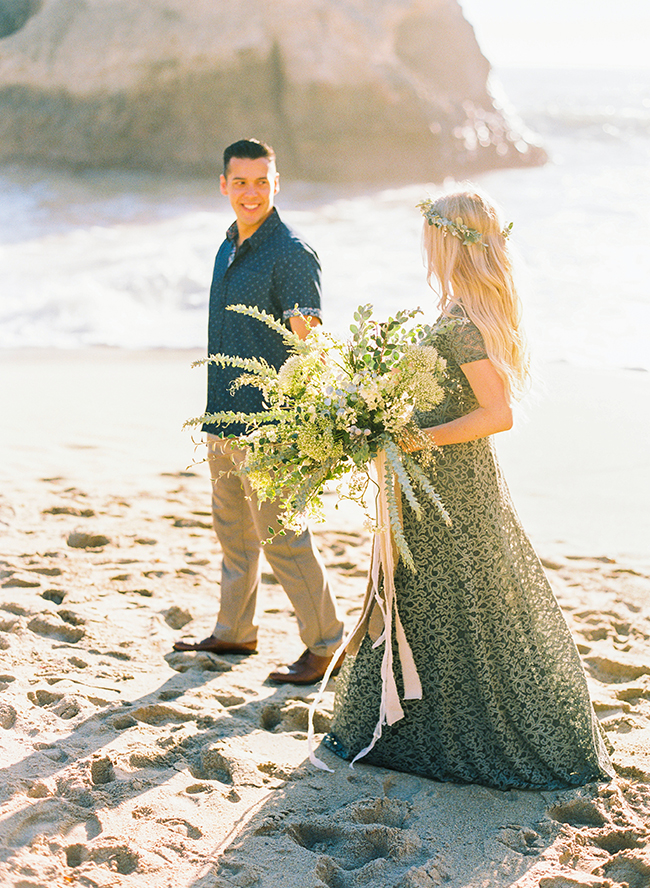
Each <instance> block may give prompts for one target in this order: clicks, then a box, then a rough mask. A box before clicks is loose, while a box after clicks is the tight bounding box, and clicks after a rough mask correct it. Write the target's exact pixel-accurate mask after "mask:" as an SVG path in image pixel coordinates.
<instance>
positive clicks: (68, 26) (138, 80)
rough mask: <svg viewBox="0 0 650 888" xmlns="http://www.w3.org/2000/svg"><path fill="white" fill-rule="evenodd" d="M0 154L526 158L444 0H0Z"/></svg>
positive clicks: (177, 158) (339, 166)
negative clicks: (252, 149)
mask: <svg viewBox="0 0 650 888" xmlns="http://www.w3.org/2000/svg"><path fill="white" fill-rule="evenodd" d="M0 38H1V39H0V160H3V159H4V160H7V159H15V158H26V159H32V160H35V161H39V162H66V163H72V164H82V165H91V166H130V167H143V168H148V169H163V170H192V171H200V172H214V171H215V170H217V169H218V168H219V166H220V159H221V153H222V150H223V147H224V146H225V145H226V144H228V143H229V142H231V141H233V140H235V139H237V138H241V137H242V136H244V137H247V136H253V135H255V136H258V137H259V138H262V139H265V140H267V141H269V142H271V144H273V145H274V146H275V148H276V150H277V151H278V154H279V157H280V166H281V169H282V172H283V173H284V174H285V176H286V175H290V176H293V177H300V178H304V179H321V180H343V181H346V180H347V181H351V180H357V181H372V182H376V181H382V182H385V181H387V180H390V181H408V180H410V181H416V180H423V179H424V180H436V179H440V178H442V177H444V176H447V175H451V174H453V175H459V174H460V175H468V174H471V173H473V172H476V171H478V170H483V169H489V168H493V167H500V166H516V165H522V164H538V163H543V162H544V160H545V155H544V152H543V150H542V149H541V148H539V147H538V146H536V145H534V144H533V143H532V142H531V140H530V138H529V137H528V135H527V134H526V133H525V131H524V129H523V126H522V124H521V123H520V122H519V121H517V120H513V119H510V118H509V117H508V115H507V114H506V113H505V112H504V110H503V109H502V108H500V107H498V106H497V103H496V102H495V99H494V97H493V96H492V95H491V93H490V89H489V85H488V74H489V71H490V66H489V64H488V62H487V60H486V59H485V58H484V56H483V55H482V54H481V52H480V50H479V47H478V44H477V42H476V39H475V37H474V32H473V30H472V28H471V26H470V25H469V24H468V23H467V21H466V20H465V19H464V18H463V16H462V12H461V9H460V6H459V4H458V2H457V0H155V2H151V0H149V2H143V0H0Z"/></svg>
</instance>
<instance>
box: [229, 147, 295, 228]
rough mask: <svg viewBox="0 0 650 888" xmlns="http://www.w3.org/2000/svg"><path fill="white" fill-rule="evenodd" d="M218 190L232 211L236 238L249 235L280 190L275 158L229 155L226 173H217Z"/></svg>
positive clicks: (270, 206) (270, 208)
mask: <svg viewBox="0 0 650 888" xmlns="http://www.w3.org/2000/svg"><path fill="white" fill-rule="evenodd" d="M220 185H221V193H222V194H223V195H225V196H226V197H227V198H228V199H229V200H230V206H231V207H232V208H233V210H234V211H235V216H236V218H237V226H238V228H239V237H240V239H242V240H243V239H245V238H247V237H250V236H251V234H253V233H254V232H255V231H257V229H258V228H259V227H260V225H261V224H262V222H264V221H265V220H266V219H267V218H268V216H269V215H270V213H271V210H272V209H273V199H274V197H275V195H276V194H277V193H278V191H279V190H280V184H279V179H278V173H277V171H276V169H275V161H273V160H269V159H268V158H267V157H258V158H256V159H255V160H251V159H250V158H248V157H233V158H231V160H230V164H229V166H228V175H227V177H226V176H221V179H220Z"/></svg>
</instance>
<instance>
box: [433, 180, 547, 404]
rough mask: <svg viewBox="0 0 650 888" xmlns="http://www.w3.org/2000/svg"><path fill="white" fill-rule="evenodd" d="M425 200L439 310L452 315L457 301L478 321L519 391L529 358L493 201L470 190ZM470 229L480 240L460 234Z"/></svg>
mask: <svg viewBox="0 0 650 888" xmlns="http://www.w3.org/2000/svg"><path fill="white" fill-rule="evenodd" d="M423 206H426V209H424V208H423V212H424V214H425V221H424V232H423V249H424V254H425V259H426V265H427V281H428V283H429V285H430V286H431V288H432V289H433V290H436V291H438V292H439V294H440V301H439V303H438V306H439V308H440V310H441V312H442V314H443V315H446V316H450V315H452V314H453V312H452V309H453V308H454V306H458V307H459V308H460V309H461V310H462V312H463V314H464V315H466V316H467V317H468V318H469V319H470V321H473V322H474V324H476V326H477V327H478V329H479V331H480V332H481V334H482V336H483V339H484V340H485V348H486V351H487V354H488V357H489V359H490V361H492V363H493V364H494V367H495V369H496V371H497V373H498V374H499V376H500V377H501V378H502V379H503V381H504V383H505V385H506V390H507V392H508V394H509V395H512V396H513V397H514V398H520V397H522V395H524V394H525V392H526V390H527V388H528V383H529V376H530V373H529V358H528V350H527V347H526V342H525V337H524V334H523V331H522V329H521V326H520V325H521V302H520V300H519V296H518V295H517V291H516V289H515V284H514V281H513V275H512V265H511V261H510V256H509V254H508V249H507V242H506V237H507V232H506V231H505V229H504V226H503V222H502V221H501V220H500V219H499V217H498V214H497V211H496V209H495V208H494V206H492V204H491V203H490V202H488V201H487V200H486V198H485V197H483V196H482V195H481V194H479V193H478V192H476V191H473V190H468V191H460V192H456V193H453V194H445V195H443V196H442V197H439V198H437V199H435V200H433V201H426V202H425V205H423ZM427 217H428V218H427ZM429 219H433V220H434V223H433V224H431V223H430V222H429ZM440 220H442V221H443V224H440ZM444 222H447V223H450V222H451V226H447V227H446V226H445V224H444ZM452 229H455V230H456V234H455V235H454V234H453V233H452ZM468 229H469V230H470V231H471V235H470V239H472V238H478V235H479V234H480V240H478V239H476V240H475V241H474V242H469V241H468V239H466V238H464V232H465V231H467V230H468ZM459 234H460V236H459ZM434 279H435V280H434Z"/></svg>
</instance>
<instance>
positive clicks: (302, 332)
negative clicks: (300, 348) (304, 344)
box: [289, 315, 320, 339]
mask: <svg viewBox="0 0 650 888" xmlns="http://www.w3.org/2000/svg"><path fill="white" fill-rule="evenodd" d="M319 324H320V320H319V319H318V318H310V317H306V318H304V317H303V316H302V315H296V316H295V317H293V318H289V326H290V327H291V332H292V333H295V334H296V336H299V337H300V338H301V339H306V338H307V336H308V334H309V331H310V330H311V329H312V327H317V326H318V325H319Z"/></svg>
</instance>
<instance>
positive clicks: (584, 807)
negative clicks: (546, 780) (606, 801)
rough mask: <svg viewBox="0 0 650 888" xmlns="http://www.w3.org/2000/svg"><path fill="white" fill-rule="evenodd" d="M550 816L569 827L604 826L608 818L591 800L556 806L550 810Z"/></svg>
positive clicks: (579, 800)
mask: <svg viewBox="0 0 650 888" xmlns="http://www.w3.org/2000/svg"><path fill="white" fill-rule="evenodd" d="M548 816H549V817H550V818H551V819H552V820H556V821H557V822H558V823H567V824H568V825H569V826H576V827H581V826H604V824H605V823H607V822H608V821H607V817H606V816H605V814H604V813H603V812H602V811H601V810H600V808H599V807H598V806H597V805H596V803H595V802H593V801H591V800H589V799H572V800H571V801H569V802H566V803H564V804H559V805H554V806H553V807H552V808H549V810H548Z"/></svg>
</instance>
